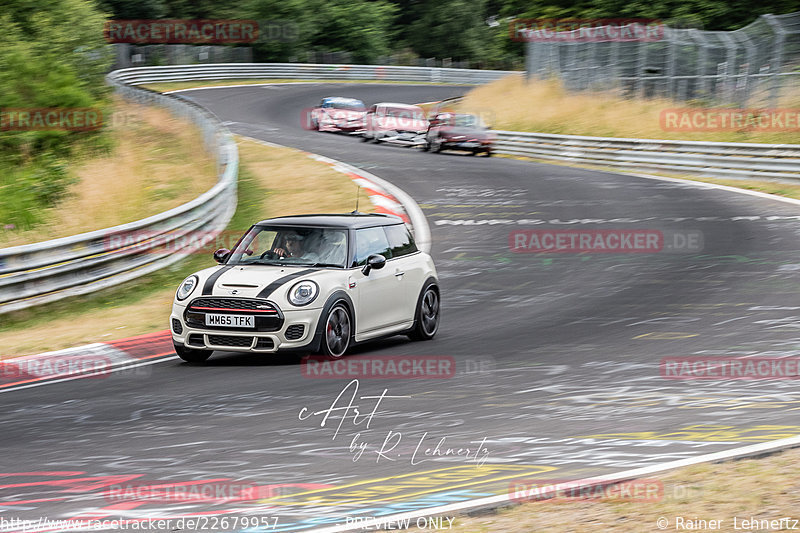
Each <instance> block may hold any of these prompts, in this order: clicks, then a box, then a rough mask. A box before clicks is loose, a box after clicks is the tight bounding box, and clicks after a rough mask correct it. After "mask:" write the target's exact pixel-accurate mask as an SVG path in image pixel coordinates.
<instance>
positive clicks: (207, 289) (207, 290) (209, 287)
mask: <svg viewBox="0 0 800 533" xmlns="http://www.w3.org/2000/svg"><path fill="white" fill-rule="evenodd" d="M232 268H233V267H232V266H225V267H222V268H220V269H219V270H217V271H216V272H214V273H213V274H211V275H210V276H208V279H207V280H206V282H205V284H204V285H203V296H208V295H210V294H212V293H213V292H214V284H215V283H216V282H217V280H218V279H219V277H220V276H221V275H223V274H224V273H225V272H227V271H228V270H230V269H232Z"/></svg>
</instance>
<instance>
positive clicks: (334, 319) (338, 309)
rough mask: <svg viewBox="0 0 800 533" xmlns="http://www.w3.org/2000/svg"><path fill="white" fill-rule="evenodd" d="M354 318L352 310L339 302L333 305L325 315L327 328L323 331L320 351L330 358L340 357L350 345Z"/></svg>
mask: <svg viewBox="0 0 800 533" xmlns="http://www.w3.org/2000/svg"><path fill="white" fill-rule="evenodd" d="M351 323H352V320H350V310H349V309H348V308H347V306H346V305H344V304H343V303H341V302H339V303H337V304H335V305H334V306H333V307H331V309H330V311H328V314H327V316H326V317H325V329H324V331H323V332H322V343H321V345H320V353H321V354H322V355H324V356H325V357H327V358H328V359H340V358H341V357H344V354H345V352H347V349H348V348H349V347H350V333H351V326H350V324H351Z"/></svg>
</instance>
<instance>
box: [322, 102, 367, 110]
mask: <svg viewBox="0 0 800 533" xmlns="http://www.w3.org/2000/svg"><path fill="white" fill-rule="evenodd" d="M322 107H328V108H333V109H344V110H347V111H365V110H366V107H365V106H364V102H362V101H361V100H328V101H327V102H325V103H324V104H322Z"/></svg>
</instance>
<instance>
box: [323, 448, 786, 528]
mask: <svg viewBox="0 0 800 533" xmlns="http://www.w3.org/2000/svg"><path fill="white" fill-rule="evenodd" d="M799 446H800V435H798V436H795V437H789V438H786V439H780V440H776V441H772V442H764V443H760V444H751V445H749V446H743V447H741V448H734V449H732V450H726V451H722V452H715V453H709V454H705V455H698V456H697V457H690V458H688V459H679V460H677V461H670V462H668V463H663V464H660V465H654V466H646V467H644V468H636V469H633V470H625V471H623V472H618V473H616V474H609V475H607V476H595V477H592V478H586V479H582V480H576V481H570V482H569V483H568V485H569V487H573V488H580V487H581V486H582V485H596V484H597V482H598V480H599V479H601V478H602V480H603V482H604V483H605V482H606V481H608V482H619V481H625V480H628V479H638V478H642V477H643V476H647V475H650V474H656V473H660V472H664V471H667V470H674V469H676V468H683V467H686V466H691V465H696V464H699V463H707V462H720V461H726V460H731V459H740V458H743V457H748V456H753V455H761V454H765V453H770V452H775V451H778V450H781V449H788V448H796V447H799ZM557 487H558V486H557V485H549V486H546V487H542V488H541V489H538V490H539V491H541V492H544V493H547V492H554V491H555V490H556V489H557ZM516 503H518V502H517V501H516V500H515V498H514V497H513V496H512V495H510V494H500V495H498V496H489V497H487V498H479V499H477V500H470V501H467V502H460V503H452V504H449V505H440V506H438V507H430V508H428V509H424V510H419V511H411V512H407V513H398V514H393V515H386V516H381V517H380V518H375V519H372V520H364V521H358V523H352V524H344V525H337V526H329V527H323V528H317V529H311V530H307V531H309V532H310V533H339V532H344V531H359V530H364V529H371V528H375V529H377V528H378V527H379V526H385V525H386V524H387V522H389V521H391V522H394V523H397V522H399V521H400V520H406V519H415V518H420V517H423V516H425V517H427V516H441V515H447V514H448V513H449V514H452V513H458V512H462V511H466V510H470V509H476V508H481V507H484V508H492V507H500V506H504V505H511V504H516Z"/></svg>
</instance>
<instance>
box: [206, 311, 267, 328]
mask: <svg viewBox="0 0 800 533" xmlns="http://www.w3.org/2000/svg"><path fill="white" fill-rule="evenodd" d="M206 326H229V327H232V328H254V327H256V323H255V317H253V316H248V315H216V314H211V313H209V314H207V315H206Z"/></svg>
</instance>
